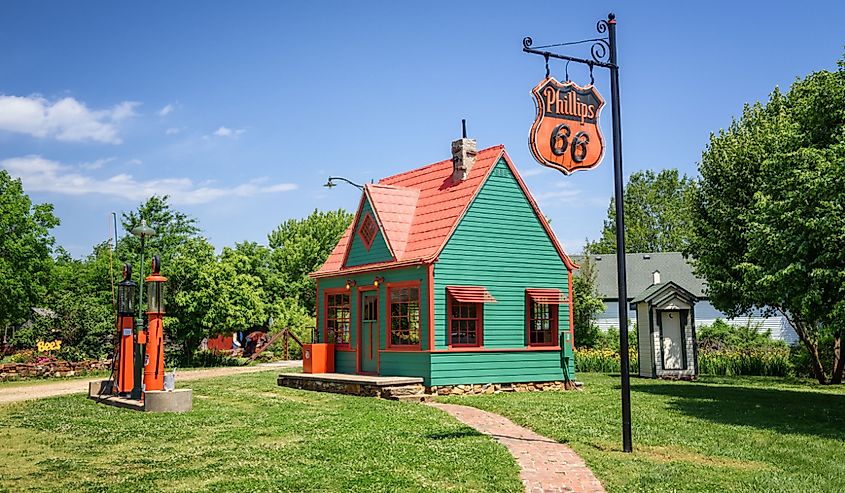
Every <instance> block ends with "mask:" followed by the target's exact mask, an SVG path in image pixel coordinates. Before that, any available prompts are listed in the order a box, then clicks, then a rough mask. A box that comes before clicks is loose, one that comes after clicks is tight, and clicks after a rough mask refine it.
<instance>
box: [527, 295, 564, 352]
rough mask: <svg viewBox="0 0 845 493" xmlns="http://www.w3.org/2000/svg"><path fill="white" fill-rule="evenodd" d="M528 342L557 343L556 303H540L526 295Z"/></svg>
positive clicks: (537, 344) (531, 343)
mask: <svg viewBox="0 0 845 493" xmlns="http://www.w3.org/2000/svg"><path fill="white" fill-rule="evenodd" d="M527 318H528V343H529V344H530V345H532V346H554V345H555V344H556V343H557V340H556V339H557V319H558V305H557V304H549V303H540V302H537V301H536V300H534V299H533V298H531V297H530V296H529V297H528V317H527Z"/></svg>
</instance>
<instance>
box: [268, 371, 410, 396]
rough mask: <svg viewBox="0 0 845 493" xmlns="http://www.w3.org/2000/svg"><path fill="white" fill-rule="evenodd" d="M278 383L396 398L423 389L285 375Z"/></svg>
mask: <svg viewBox="0 0 845 493" xmlns="http://www.w3.org/2000/svg"><path fill="white" fill-rule="evenodd" d="M278 384H279V385H281V386H283V387H291V388H295V389H302V390H315V391H318V392H332V393H335V394H346V395H358V396H361V397H381V398H384V399H396V398H399V397H401V396H406V395H417V394H422V393H423V391H424V390H425V387H423V386H422V384H415V385H396V386H378V385H370V384H366V383H348V382H333V381H330V380H311V379H300V378H295V377H285V376H281V377H279V380H278Z"/></svg>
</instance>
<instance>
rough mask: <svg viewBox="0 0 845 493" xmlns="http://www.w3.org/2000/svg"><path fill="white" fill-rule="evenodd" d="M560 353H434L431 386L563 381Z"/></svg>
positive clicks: (562, 364) (570, 369)
mask: <svg viewBox="0 0 845 493" xmlns="http://www.w3.org/2000/svg"><path fill="white" fill-rule="evenodd" d="M561 358H562V355H561V352H560V351H503V352H493V351H489V352H488V351H485V352H463V353H461V352H445V353H431V380H430V383H428V385H459V384H468V383H513V382H550V381H556V380H563V379H564V375H563V368H564V367H565V366H567V367H568V370H569V371H570V372H571V373H570V375H571V377H570V378H574V375H575V373H574V369H573V368H572V365H565V364H564V363H563V361H562V359H561Z"/></svg>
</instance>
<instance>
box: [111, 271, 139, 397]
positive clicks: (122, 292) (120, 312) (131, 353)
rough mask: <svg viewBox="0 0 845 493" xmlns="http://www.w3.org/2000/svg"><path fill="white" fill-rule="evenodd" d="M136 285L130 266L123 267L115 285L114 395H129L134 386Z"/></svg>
mask: <svg viewBox="0 0 845 493" xmlns="http://www.w3.org/2000/svg"><path fill="white" fill-rule="evenodd" d="M137 287H138V284H137V283H135V281H133V280H132V266H131V265H129V264H125V265H124V266H123V280H122V281H120V282H119V283H117V316H118V321H117V327H118V330H119V333H118V337H119V341H120V344H119V345H118V351H117V354H116V355H115V358H116V360H117V363H116V365H115V368H116V369H117V379H116V382H115V383H116V385H113V386H112V389H113V392H114V393H116V394H129V393H131V392H132V388H133V387H134V386H135V373H134V367H135V340H134V337H133V326H134V319H135V305H134V303H135V288H137Z"/></svg>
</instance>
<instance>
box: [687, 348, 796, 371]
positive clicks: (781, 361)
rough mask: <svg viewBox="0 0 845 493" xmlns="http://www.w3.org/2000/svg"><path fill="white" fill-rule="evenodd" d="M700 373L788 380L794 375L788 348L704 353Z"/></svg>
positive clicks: (724, 350) (700, 351) (701, 352)
mask: <svg viewBox="0 0 845 493" xmlns="http://www.w3.org/2000/svg"><path fill="white" fill-rule="evenodd" d="M698 369H699V373H702V374H708V375H723V376H732V375H757V376H764V377H785V376H788V375H792V374H794V369H795V367H794V365H793V363H792V361H791V360H790V349H789V348H788V347H785V346H784V347H769V348H755V349H739V350H737V349H718V350H713V349H700V350H699V352H698Z"/></svg>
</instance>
